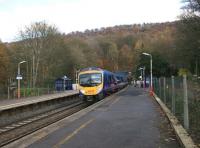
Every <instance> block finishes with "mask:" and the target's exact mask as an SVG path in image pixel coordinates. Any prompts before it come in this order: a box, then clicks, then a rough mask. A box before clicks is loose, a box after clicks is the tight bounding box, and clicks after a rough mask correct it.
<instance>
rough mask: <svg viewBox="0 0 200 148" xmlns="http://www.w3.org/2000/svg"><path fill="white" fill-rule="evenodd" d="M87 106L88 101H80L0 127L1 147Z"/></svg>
mask: <svg viewBox="0 0 200 148" xmlns="http://www.w3.org/2000/svg"><path fill="white" fill-rule="evenodd" d="M87 106H88V105H87V104H86V103H84V102H81V101H78V102H75V103H72V104H70V105H68V106H65V107H62V108H59V109H56V110H53V111H49V112H47V113H44V114H41V115H38V116H35V117H32V118H29V119H26V120H23V121H20V122H17V123H14V124H11V125H9V126H6V127H3V128H0V147H2V146H4V145H6V144H9V143H11V142H13V141H15V140H17V139H19V138H22V137H24V136H26V135H28V134H30V133H33V132H35V131H37V130H39V129H41V128H43V127H46V126H48V125H50V124H52V123H55V122H57V121H59V120H61V119H63V118H65V117H67V116H70V115H72V114H73V113H75V112H78V111H80V110H81V109H83V108H85V107H87Z"/></svg>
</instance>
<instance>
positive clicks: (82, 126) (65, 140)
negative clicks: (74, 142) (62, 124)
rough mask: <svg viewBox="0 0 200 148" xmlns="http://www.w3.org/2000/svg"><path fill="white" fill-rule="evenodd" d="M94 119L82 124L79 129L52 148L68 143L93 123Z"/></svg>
mask: <svg viewBox="0 0 200 148" xmlns="http://www.w3.org/2000/svg"><path fill="white" fill-rule="evenodd" d="M93 121H94V119H90V120H88V121H87V122H85V123H84V124H82V125H81V126H80V127H79V128H77V129H76V130H75V131H73V132H72V133H71V134H70V135H68V136H67V137H66V138H64V139H62V140H61V141H60V142H58V143H57V144H56V145H54V146H53V148H58V147H60V146H61V145H63V144H64V143H65V142H67V141H69V140H70V139H71V138H72V137H74V136H75V135H76V134H78V132H79V131H80V130H82V129H83V128H85V127H86V126H87V125H89V124H90V123H91V122H93Z"/></svg>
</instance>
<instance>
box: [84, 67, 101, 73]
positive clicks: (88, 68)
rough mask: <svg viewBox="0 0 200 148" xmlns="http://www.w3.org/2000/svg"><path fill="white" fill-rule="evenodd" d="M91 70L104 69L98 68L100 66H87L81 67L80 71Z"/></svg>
mask: <svg viewBox="0 0 200 148" xmlns="http://www.w3.org/2000/svg"><path fill="white" fill-rule="evenodd" d="M89 70H96V71H103V69H101V68H98V67H87V68H83V69H81V70H80V72H83V71H89Z"/></svg>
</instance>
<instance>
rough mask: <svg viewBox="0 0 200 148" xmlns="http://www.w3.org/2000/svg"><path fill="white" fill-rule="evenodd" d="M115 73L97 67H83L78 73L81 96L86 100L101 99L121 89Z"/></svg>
mask: <svg viewBox="0 0 200 148" xmlns="http://www.w3.org/2000/svg"><path fill="white" fill-rule="evenodd" d="M118 84H119V80H118V79H117V77H116V76H115V74H114V73H112V72H110V71H107V70H103V69H100V68H96V67H89V68H85V69H82V70H81V71H80V72H79V74H78V86H79V94H80V97H81V98H83V100H85V101H95V100H101V99H103V98H104V96H105V95H107V94H110V93H113V92H115V91H117V90H118V89H119V85H118Z"/></svg>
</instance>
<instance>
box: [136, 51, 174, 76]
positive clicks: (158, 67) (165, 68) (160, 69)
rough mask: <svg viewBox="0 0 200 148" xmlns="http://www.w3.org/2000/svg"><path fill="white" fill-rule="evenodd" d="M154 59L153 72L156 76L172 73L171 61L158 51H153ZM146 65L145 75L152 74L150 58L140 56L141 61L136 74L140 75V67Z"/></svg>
mask: <svg viewBox="0 0 200 148" xmlns="http://www.w3.org/2000/svg"><path fill="white" fill-rule="evenodd" d="M151 55H152V60H153V65H152V66H153V67H152V72H153V76H154V77H161V76H170V75H172V73H171V69H170V66H169V63H168V62H167V60H166V59H165V58H164V57H163V56H162V55H161V54H159V53H158V52H153V53H151ZM144 66H145V75H146V76H147V75H150V58H149V57H147V56H145V55H142V54H141V56H140V62H139V65H138V66H137V67H138V68H137V70H136V74H137V75H138V74H139V73H138V69H139V67H144Z"/></svg>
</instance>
